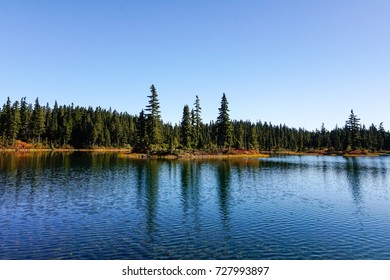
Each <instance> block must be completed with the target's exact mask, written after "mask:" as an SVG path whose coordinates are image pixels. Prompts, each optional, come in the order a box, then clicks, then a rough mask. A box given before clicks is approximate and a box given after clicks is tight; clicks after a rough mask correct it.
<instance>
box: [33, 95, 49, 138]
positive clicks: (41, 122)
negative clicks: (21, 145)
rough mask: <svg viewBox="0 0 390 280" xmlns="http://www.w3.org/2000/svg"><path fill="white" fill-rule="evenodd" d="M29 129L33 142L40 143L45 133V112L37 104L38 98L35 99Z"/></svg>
mask: <svg viewBox="0 0 390 280" xmlns="http://www.w3.org/2000/svg"><path fill="white" fill-rule="evenodd" d="M30 127H31V134H32V135H31V136H32V138H33V141H35V142H38V143H40V142H41V137H42V135H43V133H44V132H45V112H44V109H43V108H42V106H41V105H40V104H39V100H38V98H37V99H35V105H34V110H33V112H32V116H31V122H30Z"/></svg>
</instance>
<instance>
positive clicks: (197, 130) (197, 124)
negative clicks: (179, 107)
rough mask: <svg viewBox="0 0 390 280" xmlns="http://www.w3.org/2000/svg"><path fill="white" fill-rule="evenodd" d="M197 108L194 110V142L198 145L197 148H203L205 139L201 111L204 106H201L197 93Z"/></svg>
mask: <svg viewBox="0 0 390 280" xmlns="http://www.w3.org/2000/svg"><path fill="white" fill-rule="evenodd" d="M194 106H195V110H194V126H193V128H194V134H193V137H194V143H195V145H196V146H197V148H202V146H203V139H202V132H201V127H202V118H201V112H202V108H201V107H200V100H199V97H198V96H197V95H196V99H195V103H194Z"/></svg>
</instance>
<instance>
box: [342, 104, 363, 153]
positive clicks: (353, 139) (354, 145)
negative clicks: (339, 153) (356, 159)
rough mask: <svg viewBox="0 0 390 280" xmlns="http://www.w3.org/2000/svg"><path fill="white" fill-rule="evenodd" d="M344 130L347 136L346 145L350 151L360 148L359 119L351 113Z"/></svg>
mask: <svg viewBox="0 0 390 280" xmlns="http://www.w3.org/2000/svg"><path fill="white" fill-rule="evenodd" d="M345 128H346V131H347V135H348V144H349V146H350V147H351V149H352V150H356V149H358V148H360V119H359V118H358V117H357V116H356V115H355V114H354V113H353V110H351V114H350V115H349V118H348V120H347V121H346V124H345Z"/></svg>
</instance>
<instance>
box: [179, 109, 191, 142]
mask: <svg viewBox="0 0 390 280" xmlns="http://www.w3.org/2000/svg"><path fill="white" fill-rule="evenodd" d="M180 144H181V145H182V147H183V148H184V149H188V148H190V147H191V117H190V108H189V107H188V105H185V106H184V108H183V118H182V121H181V124H180Z"/></svg>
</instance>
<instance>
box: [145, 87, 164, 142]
mask: <svg viewBox="0 0 390 280" xmlns="http://www.w3.org/2000/svg"><path fill="white" fill-rule="evenodd" d="M150 93H151V95H149V96H148V98H149V105H147V106H146V111H147V112H148V113H147V131H148V141H149V143H148V144H149V145H157V144H161V143H162V135H161V117H160V102H159V101H158V95H157V90H156V88H155V87H154V85H152V86H151V87H150Z"/></svg>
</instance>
